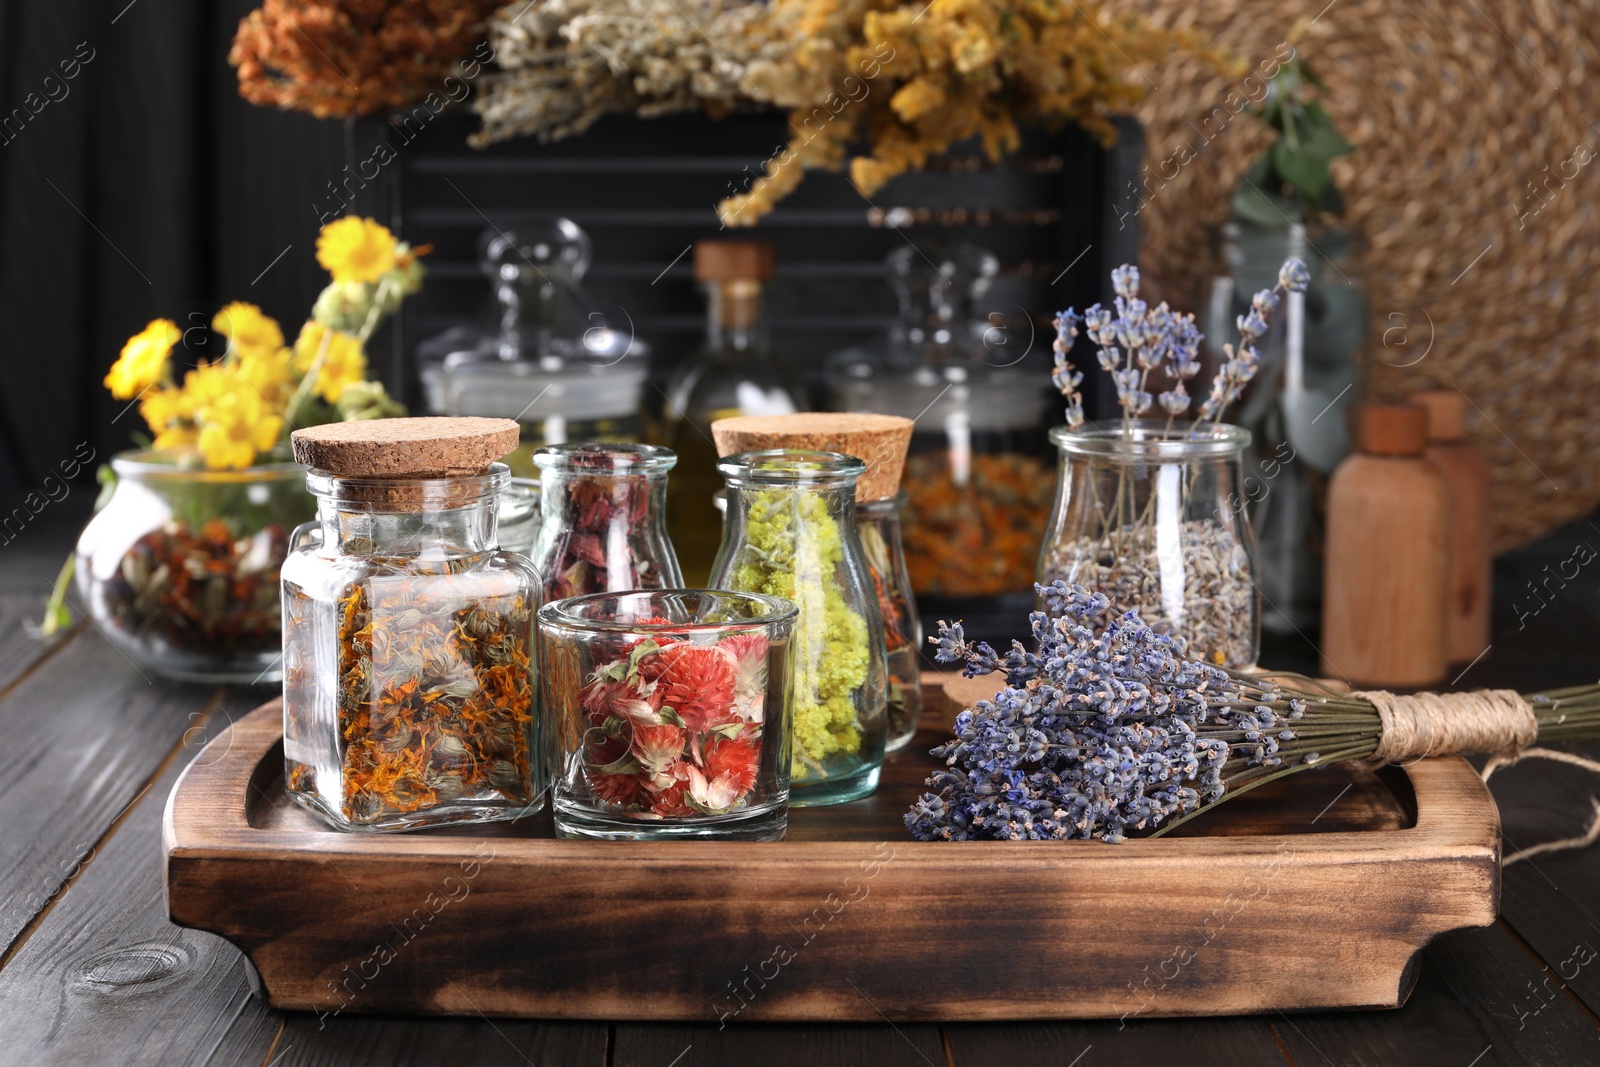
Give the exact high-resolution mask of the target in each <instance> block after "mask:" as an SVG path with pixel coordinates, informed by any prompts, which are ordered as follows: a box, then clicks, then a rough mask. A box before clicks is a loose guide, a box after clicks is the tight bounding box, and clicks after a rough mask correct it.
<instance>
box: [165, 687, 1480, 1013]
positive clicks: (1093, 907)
mask: <svg viewBox="0 0 1600 1067" xmlns="http://www.w3.org/2000/svg"><path fill="white" fill-rule="evenodd" d="M941 690H942V686H941V683H940V681H939V680H938V679H937V678H935V679H933V680H931V681H930V683H929V685H928V687H927V695H928V697H929V703H930V705H935V706H936V705H937V704H938V702H939V701H941V700H942V699H943V697H942V692H941ZM940 735H941V732H940V731H938V730H936V729H934V728H932V727H931V725H930V728H929V729H925V730H924V731H923V732H922V733H921V734H919V735H918V737H917V739H916V740H915V741H914V742H913V744H912V745H911V747H910V748H908V749H906V750H904V751H902V752H899V753H896V754H894V755H892V756H891V757H890V758H889V760H888V761H887V763H886V766H885V774H884V783H883V785H882V787H881V788H880V789H879V791H878V793H877V794H875V795H874V796H873V797H871V798H868V799H866V800H863V801H859V802H856V803H853V804H849V805H843V806H838V807H832V808H822V809H806V810H799V811H794V812H792V813H791V816H790V828H789V836H788V839H787V840H785V841H782V842H777V843H771V844H752V843H733V842H727V843H719V842H710V841H706V842H605V843H601V842H590V841H560V840H555V839H554V838H553V837H552V834H551V828H550V821H549V818H548V816H547V815H546V816H541V817H538V818H533V819H528V820H525V821H523V822H521V823H516V824H499V825H494V826H484V827H471V828H449V829H440V830H435V831H428V832H421V833H412V834H405V835H366V834H348V833H338V832H334V831H331V830H328V829H326V828H325V827H323V826H322V825H321V824H320V823H318V822H316V821H314V820H313V819H312V818H311V817H310V816H309V815H307V814H306V813H304V812H303V811H301V810H300V809H299V808H298V807H296V806H295V805H293V804H292V803H290V802H289V801H288V800H287V798H286V797H285V795H284V792H283V778H282V747H281V743H280V736H281V733H280V716H279V711H278V706H277V704H276V702H274V703H272V704H268V705H266V706H264V707H262V708H260V709H258V710H257V711H256V712H254V713H252V714H251V715H250V716H248V717H247V718H245V719H243V720H241V721H240V722H238V723H237V724H236V725H234V726H233V727H231V728H230V729H229V730H228V731H227V732H226V733H224V734H222V735H221V736H219V737H218V738H217V739H216V740H215V741H213V742H212V743H211V745H210V746H208V747H207V748H206V749H205V750H204V751H203V752H202V753H201V755H200V756H198V757H197V758H196V760H195V762H194V764H193V765H191V766H190V767H189V768H188V770H187V771H185V773H184V775H183V777H182V778H181V779H180V780H179V782H178V784H177V786H176V787H175V788H174V790H173V793H172V796H171V798H170V799H169V801H168V805H167V811H166V818H165V823H164V830H163V836H164V842H165V849H166V856H167V860H166V864H167V866H166V887H167V904H168V909H169V911H170V913H171V917H172V920H173V921H174V922H176V923H178V924H180V925H184V926H192V927H196V928H199V929H203V930H210V931H213V932H215V933H218V934H221V935H222V936H224V937H226V938H228V939H229V940H231V941H233V942H235V943H236V944H238V945H239V946H240V947H241V948H242V949H244V951H245V952H246V953H248V954H249V956H250V958H251V960H252V961H253V962H254V964H255V967H256V969H257V970H258V972H259V974H260V976H261V980H262V982H263V984H264V986H265V990H266V995H267V997H268V999H269V1000H270V1002H271V1003H272V1004H273V1005H274V1006H277V1007H282V1008H300V1009H308V1010H316V1011H323V1012H342V1011H350V1012H390V1013H426V1014H462V1015H470V1014H475V1013H482V1014H485V1015H495V1016H529V1017H546V1018H592V1019H617V1018H627V1019H688V1020H694V1019H702V1020H719V1019H728V1018H736V1019H738V1020H739V1021H751V1020H803V1019H856V1020H873V1019H877V1018H879V1017H880V1015H881V1016H882V1017H885V1018H890V1019H894V1020H913V1021H914V1020H933V1019H940V1020H964V1019H1009V1020H1015V1019H1043V1018H1095V1017H1112V1018H1115V1017H1125V1016H1126V1017H1150V1016H1158V1015H1202V1014H1232V1013H1250V1012H1261V1011H1268V1010H1273V1009H1280V1010H1296V1009H1314V1008H1330V1007H1394V1006H1396V1005H1399V1004H1401V1003H1403V1002H1404V1001H1405V999H1406V996H1407V995H1408V993H1409V991H1410V988H1411V985H1412V983H1413V982H1414V980H1415V970H1414V960H1415V958H1416V956H1417V953H1418V951H1419V950H1420V949H1421V948H1422V947H1423V946H1425V945H1427V944H1428V943H1429V942H1430V941H1432V940H1433V939H1434V938H1435V937H1436V936H1438V935H1439V934H1441V933H1444V932H1445V931H1448V930H1453V929H1456V928H1459V927H1466V926H1483V925H1487V924H1489V923H1491V922H1493V921H1494V917H1495V914H1496V910H1497V907H1498V903H1499V892H1500V867H1499V860H1500V855H1499V818H1498V814H1497V812H1496V809H1495V807H1494V804H1493V802H1492V800H1491V798H1490V796H1489V794H1488V792H1487V791H1486V790H1485V789H1484V787H1483V784H1482V782H1481V781H1480V780H1479V779H1478V777H1477V775H1476V774H1475V773H1474V772H1473V770H1472V768H1471V767H1470V766H1469V765H1467V764H1466V763H1465V762H1464V761H1461V760H1459V759H1446V760H1426V761H1422V762H1419V763H1415V764H1412V765H1410V766H1408V767H1406V768H1404V769H1403V770H1398V769H1391V770H1388V771H1385V772H1383V773H1380V774H1373V773H1372V772H1370V771H1367V770H1365V769H1363V768H1360V767H1349V766H1344V767H1334V768H1329V769H1327V770H1324V771H1320V772H1315V773H1308V774H1304V775H1300V776H1297V777H1296V778H1294V779H1290V780H1288V781H1287V782H1284V783H1280V784H1276V785H1274V786H1268V787H1264V788H1262V789H1260V790H1257V791H1255V792H1253V793H1250V794H1247V795H1245V796H1242V797H1240V798H1238V799H1237V800H1234V801H1230V802H1229V803H1228V804H1227V805H1226V806H1225V807H1223V808H1221V809H1219V810H1218V811H1216V812H1214V813H1211V814H1210V815H1208V816H1206V817H1203V818H1201V819H1197V820H1195V821H1193V822H1192V823H1189V824H1188V825H1186V826H1185V827H1183V828H1181V830H1180V831H1179V832H1178V833H1177V834H1175V835H1174V836H1172V837H1169V838H1161V839H1156V840H1142V841H1130V842H1127V843H1125V844H1122V845H1106V844H1102V843H1099V842H1087V841H1075V842H1037V843H1001V842H992V843H987V842H976V843H969V844H939V843H919V842H914V841H911V840H910V839H909V837H908V835H907V834H906V831H905V827H904V823H903V814H904V812H905V810H906V808H907V806H908V805H909V804H910V803H911V801H912V799H913V798H914V797H915V796H916V795H917V794H918V792H919V791H920V790H921V787H922V780H923V778H924V777H925V776H926V774H927V773H928V772H929V770H930V769H931V768H932V767H933V765H934V761H933V760H932V758H931V757H929V756H928V755H926V749H927V748H928V746H930V745H932V744H934V743H936V742H937V741H938V740H939V737H940Z"/></svg>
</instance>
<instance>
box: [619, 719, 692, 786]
mask: <svg viewBox="0 0 1600 1067" xmlns="http://www.w3.org/2000/svg"><path fill="white" fill-rule="evenodd" d="M683 743H684V734H683V730H682V728H680V727H677V726H674V725H672V724H671V723H662V724H661V725H660V726H646V725H644V724H643V723H635V724H634V727H633V747H632V748H631V749H630V750H629V751H631V752H632V753H633V758H634V759H636V760H638V761H639V765H640V766H641V767H643V768H644V772H645V774H647V775H649V776H650V777H651V778H655V779H664V778H672V777H673V776H674V775H675V772H676V769H677V765H678V760H680V759H681V758H682V757H683Z"/></svg>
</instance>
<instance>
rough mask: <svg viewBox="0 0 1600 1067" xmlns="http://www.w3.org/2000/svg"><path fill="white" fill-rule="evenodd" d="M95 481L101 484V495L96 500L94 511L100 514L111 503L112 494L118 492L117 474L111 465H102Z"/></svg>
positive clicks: (96, 473)
mask: <svg viewBox="0 0 1600 1067" xmlns="http://www.w3.org/2000/svg"><path fill="white" fill-rule="evenodd" d="M94 480H95V481H97V482H99V483H100V495H99V496H97V497H95V498H94V510H95V511H96V512H99V510H100V509H101V508H103V507H105V506H106V505H107V504H109V503H111V497H112V494H114V493H115V492H116V491H117V472H116V471H114V470H112V469H111V464H109V463H102V464H100V469H99V470H97V471H95V472H94Z"/></svg>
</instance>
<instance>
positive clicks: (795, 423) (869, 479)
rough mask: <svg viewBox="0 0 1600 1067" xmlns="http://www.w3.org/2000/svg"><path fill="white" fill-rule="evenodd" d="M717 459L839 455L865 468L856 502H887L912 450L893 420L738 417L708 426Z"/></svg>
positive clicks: (905, 428)
mask: <svg viewBox="0 0 1600 1067" xmlns="http://www.w3.org/2000/svg"><path fill="white" fill-rule="evenodd" d="M711 436H712V437H713V438H715V439H716V442H717V454H718V455H719V456H732V455H735V454H737V453H739V452H760V451H763V450H765V449H769V448H796V449H807V450H815V451H821V452H843V453H844V454H845V455H847V456H855V457H856V458H857V459H859V460H861V461H862V462H863V463H865V464H866V465H867V472H866V473H865V474H863V475H862V476H861V479H860V480H859V481H858V482H856V500H857V501H870V500H886V499H888V498H890V497H892V496H894V495H896V494H897V493H899V492H900V473H901V471H902V470H904V469H905V465H906V449H907V448H909V447H910V445H911V420H910V419H903V418H900V417H899V416H898V415H866V414H860V413H854V412H852V413H850V414H841V415H832V414H823V413H820V412H808V413H804V414H799V415H741V416H738V417H736V418H731V419H718V420H717V421H716V422H713V423H712V424H711Z"/></svg>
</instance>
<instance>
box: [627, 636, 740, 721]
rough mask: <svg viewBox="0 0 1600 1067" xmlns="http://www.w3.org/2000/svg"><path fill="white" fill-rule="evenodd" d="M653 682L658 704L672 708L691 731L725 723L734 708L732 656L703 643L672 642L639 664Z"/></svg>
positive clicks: (658, 705)
mask: <svg viewBox="0 0 1600 1067" xmlns="http://www.w3.org/2000/svg"><path fill="white" fill-rule="evenodd" d="M639 668H640V671H641V672H642V673H643V674H644V676H645V677H646V678H647V679H649V680H650V681H653V682H655V683H656V692H657V695H658V696H659V697H660V699H659V701H658V702H657V707H662V708H671V709H672V710H673V711H675V712H677V713H678V716H679V717H680V718H682V719H683V721H684V725H685V726H687V727H688V729H689V730H690V731H692V732H694V733H703V732H704V731H706V730H709V729H711V727H713V726H717V725H720V724H722V723H724V722H727V721H728V719H729V715H730V712H732V710H733V691H734V673H733V658H732V657H731V656H729V655H727V654H726V653H724V652H721V651H720V650H718V649H717V648H714V647H707V646H705V645H689V644H672V645H667V646H666V647H665V648H663V649H661V651H659V652H657V653H655V654H654V655H652V656H649V657H648V658H646V659H645V660H643V661H641V662H640V664H639Z"/></svg>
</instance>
